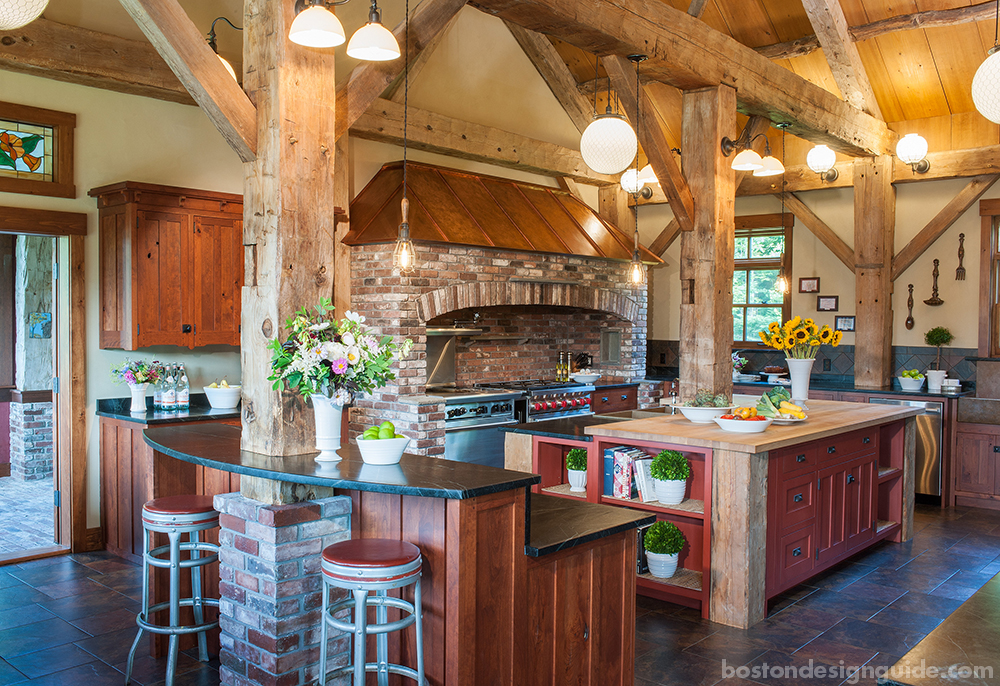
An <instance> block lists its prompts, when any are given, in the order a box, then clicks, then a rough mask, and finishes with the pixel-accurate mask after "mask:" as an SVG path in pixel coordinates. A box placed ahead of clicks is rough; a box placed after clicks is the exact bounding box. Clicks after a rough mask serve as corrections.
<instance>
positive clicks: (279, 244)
mask: <svg viewBox="0 0 1000 686" xmlns="http://www.w3.org/2000/svg"><path fill="white" fill-rule="evenodd" d="M293 4H294V3H291V2H285V1H284V0H246V3H245V5H244V13H245V16H244V26H245V27H246V30H245V32H244V42H243V46H244V47H243V61H244V72H245V73H244V79H243V85H244V89H245V90H246V92H247V94H248V95H249V96H250V99H251V100H252V101H253V102H254V104H255V105H256V106H257V159H256V160H255V161H254V162H249V163H247V164H245V165H244V175H245V181H244V196H243V235H244V243H245V244H246V246H247V247H246V286H245V287H244V289H243V318H242V324H243V328H242V336H241V345H242V355H243V361H242V367H243V447H244V448H245V449H247V450H253V451H256V452H260V453H266V454H269V455H291V454H297V453H302V452H307V451H309V450H312V444H313V441H312V435H313V426H312V412H311V410H310V409H309V408H308V406H307V405H306V404H304V403H303V402H302V401H301V399H300V398H299V397H298V396H293V395H291V394H289V393H284V394H282V393H278V392H275V391H272V390H271V385H270V383H269V382H268V381H267V375H268V373H269V365H270V355H269V353H268V350H267V349H266V345H267V342H268V340H270V339H272V338H274V337H275V336H278V335H279V334H280V332H281V329H282V326H283V324H284V322H285V320H286V319H287V318H288V317H290V316H291V314H292V313H293V312H294V311H295V310H297V309H299V308H300V307H312V306H313V305H314V304H316V303H317V302H319V299H320V298H321V297H330V296H331V295H332V290H333V254H334V250H333V236H334V221H335V220H334V195H333V194H334V184H333V170H334V140H335V139H334V129H335V121H334V104H335V102H336V84H335V81H334V68H333V62H334V60H333V55H332V54H331V53H330V52H329V51H319V50H312V49H309V48H304V47H301V46H298V45H295V44H294V43H292V42H290V41H289V40H288V38H287V36H288V26H289V24H290V23H291V21H292V19H293V18H294V10H293V7H292V6H293Z"/></svg>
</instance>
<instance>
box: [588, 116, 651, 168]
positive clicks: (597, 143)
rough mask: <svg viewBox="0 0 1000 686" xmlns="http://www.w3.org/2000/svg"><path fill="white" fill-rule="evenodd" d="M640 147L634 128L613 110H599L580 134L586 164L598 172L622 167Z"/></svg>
mask: <svg viewBox="0 0 1000 686" xmlns="http://www.w3.org/2000/svg"><path fill="white" fill-rule="evenodd" d="M638 149H639V143H638V141H637V140H636V137H635V131H633V130H632V127H631V126H629V124H628V122H627V121H625V118H624V117H621V116H619V115H616V114H601V115H598V116H597V117H595V118H594V121H592V122H591V123H590V126H588V127H587V130H586V131H584V132H583V136H582V137H581V138H580V152H581V153H582V154H583V161H584V162H586V163H587V166H588V167H590V168H591V169H593V170H594V171H595V172H597V173H598V174H618V173H619V172H621V171H623V170H624V169H625V168H626V167H628V165H629V164H631V162H632V160H633V159H635V153H636V151H637V150H638Z"/></svg>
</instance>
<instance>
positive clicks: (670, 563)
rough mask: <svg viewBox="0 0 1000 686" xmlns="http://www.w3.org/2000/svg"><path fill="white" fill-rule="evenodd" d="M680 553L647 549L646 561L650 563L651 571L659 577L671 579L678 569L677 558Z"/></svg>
mask: <svg viewBox="0 0 1000 686" xmlns="http://www.w3.org/2000/svg"><path fill="white" fill-rule="evenodd" d="M679 556H680V553H674V554H673V555H664V554H662V553H651V552H649V551H648V550H647V551H646V562H647V563H649V573H650V574H652V575H653V576H655V577H657V578H659V579H669V578H670V577H672V576H673V575H674V572H676V571H677V558H678V557H679Z"/></svg>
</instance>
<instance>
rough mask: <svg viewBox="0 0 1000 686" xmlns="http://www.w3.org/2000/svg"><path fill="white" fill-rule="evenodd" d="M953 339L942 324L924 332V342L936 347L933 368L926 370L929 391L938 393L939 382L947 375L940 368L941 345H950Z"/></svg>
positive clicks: (939, 389)
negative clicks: (935, 358) (935, 359)
mask: <svg viewBox="0 0 1000 686" xmlns="http://www.w3.org/2000/svg"><path fill="white" fill-rule="evenodd" d="M954 339H955V337H954V336H953V335H952V333H951V331H949V330H948V329H946V328H945V327H943V326H935V327H934V328H933V329H931V330H930V331H928V332H927V333H925V334H924V342H925V343H926V344H927V345H933V346H934V347H935V348H937V363H936V364H935V365H934V369H928V370H927V390H928V391H930V392H931V393H940V392H941V382H942V381H943V380H944V378H945V377H946V376H948V372H947V371H945V370H943V369H941V346H943V345H950V344H951V342H952V341H953V340H954Z"/></svg>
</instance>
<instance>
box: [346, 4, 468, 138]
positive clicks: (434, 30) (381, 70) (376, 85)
mask: <svg viewBox="0 0 1000 686" xmlns="http://www.w3.org/2000/svg"><path fill="white" fill-rule="evenodd" d="M464 6H465V0H424V1H423V2H421V3H420V4H419V5H417V7H416V9H414V10H413V11H412V12H411V13H410V43H409V45H405V43H406V41H405V37H406V22H405V21H403V22H401V23H400V24H399V26H397V27H396V29H395V30H394V31H393V32H392V33H393V35H394V36H396V41H397V42H398V43H399V45H400V47H401V48H404V47H405V49H406V51H407V53H408V55H409V61H410V62H413V61H414V60H415V59H416V57H417V55H419V54H420V53H421V52H422V51H423V50H424V49H425V48H427V47H428V46H429V45H431V44H432V43H433V42H434V39H435V38H436V37H437V36H438V34H440V33H441V32H442V31H444V30H445V28H446V27H447V26H448V25H449V23H450V22H451V20H452V19H454V18H455V16H456V15H457V14H458V12H459V11H460V10H461V9H462V8H463V7H464ZM405 65H406V60H405V59H403V56H400V57H399V58H397V59H394V60H389V61H388V62H362V63H361V64H359V65H358V66H356V67H355V68H354V70H353V71H351V73H350V75H349V76H348V77H347V80H346V81H344V83H342V84H341V85H340V86H339V87H338V88H337V138H340V137H341V136H343V135H344V134H345V133H346V132H347V130H348V129H350V128H351V127H352V126H353V125H354V122H356V121H357V120H358V118H359V117H361V115H363V114H364V113H365V112H367V111H368V108H369V107H370V106H371V105H372V103H374V102H375V100H377V99H378V98H379V96H381V95H382V93H383V92H384V91H385V89H386V88H388V87H389V86H391V85H392V82H393V81H395V80H396V79H397V77H399V75H400V74H402V73H403V69H405Z"/></svg>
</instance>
